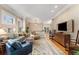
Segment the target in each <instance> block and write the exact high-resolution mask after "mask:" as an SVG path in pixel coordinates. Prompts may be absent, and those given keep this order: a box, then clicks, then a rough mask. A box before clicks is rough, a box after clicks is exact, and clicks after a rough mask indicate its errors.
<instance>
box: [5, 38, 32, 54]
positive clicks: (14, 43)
mask: <svg viewBox="0 0 79 59" xmlns="http://www.w3.org/2000/svg"><path fill="white" fill-rule="evenodd" d="M20 39H21V38H20ZM20 39H9V40H8V42H7V43H6V54H7V55H28V54H31V53H32V42H28V41H22V40H20Z"/></svg>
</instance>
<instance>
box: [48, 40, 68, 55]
mask: <svg viewBox="0 0 79 59" xmlns="http://www.w3.org/2000/svg"><path fill="white" fill-rule="evenodd" d="M50 40H51V41H52V42H53V43H54V44H55V45H56V46H57V47H58V48H59V49H61V50H62V51H63V52H64V53H65V54H66V55H68V52H67V51H66V50H65V48H64V47H63V46H61V45H60V44H59V43H57V42H56V41H54V40H52V39H50Z"/></svg>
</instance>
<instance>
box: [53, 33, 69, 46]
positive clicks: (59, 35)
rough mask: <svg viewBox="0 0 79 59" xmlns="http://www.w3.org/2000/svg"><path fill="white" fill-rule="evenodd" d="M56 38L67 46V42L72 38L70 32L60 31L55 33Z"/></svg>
mask: <svg viewBox="0 0 79 59" xmlns="http://www.w3.org/2000/svg"><path fill="white" fill-rule="evenodd" d="M54 40H55V41H56V42H58V43H59V44H61V45H62V46H64V47H66V44H65V43H66V42H67V41H69V40H70V34H66V33H63V32H58V33H56V34H55V37H54Z"/></svg>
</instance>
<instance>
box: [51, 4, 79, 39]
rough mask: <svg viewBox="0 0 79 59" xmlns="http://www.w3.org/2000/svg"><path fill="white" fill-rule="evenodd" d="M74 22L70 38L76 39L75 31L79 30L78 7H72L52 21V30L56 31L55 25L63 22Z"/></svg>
mask: <svg viewBox="0 0 79 59" xmlns="http://www.w3.org/2000/svg"><path fill="white" fill-rule="evenodd" d="M71 19H73V20H74V33H71V38H72V39H76V35H77V31H78V30H79V5H73V6H71V7H70V8H69V9H67V10H66V11H64V12H63V13H62V14H60V15H59V16H58V17H56V18H55V19H54V21H53V22H52V23H53V29H56V30H57V27H58V26H57V24H58V23H61V22H65V21H69V20H71Z"/></svg>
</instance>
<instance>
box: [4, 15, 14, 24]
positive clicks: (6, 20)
mask: <svg viewBox="0 0 79 59" xmlns="http://www.w3.org/2000/svg"><path fill="white" fill-rule="evenodd" d="M4 24H13V17H11V16H4Z"/></svg>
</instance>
